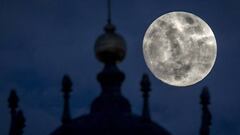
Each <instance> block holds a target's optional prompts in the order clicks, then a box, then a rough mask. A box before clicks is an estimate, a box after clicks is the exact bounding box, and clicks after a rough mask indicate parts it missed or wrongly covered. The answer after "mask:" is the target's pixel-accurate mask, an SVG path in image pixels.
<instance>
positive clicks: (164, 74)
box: [143, 12, 217, 86]
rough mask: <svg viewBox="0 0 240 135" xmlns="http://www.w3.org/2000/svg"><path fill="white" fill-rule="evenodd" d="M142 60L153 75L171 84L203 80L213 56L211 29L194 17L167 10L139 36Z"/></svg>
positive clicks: (213, 60)
mask: <svg viewBox="0 0 240 135" xmlns="http://www.w3.org/2000/svg"><path fill="white" fill-rule="evenodd" d="M143 55H144V59H145V62H146V64H147V66H148V68H149V69H150V71H151V72H152V73H153V74H154V76H155V77H157V78H158V79H160V80H161V81H162V82H164V83H167V84H169V85H173V86H190V85H193V84H195V83H197V82H199V81H201V80H202V79H204V78H205V77H206V76H207V75H208V73H209V72H210V71H211V69H212V67H213V65H214V63H215V60H216V56H217V43H216V39H215V36H214V33H213V31H212V30H211V28H210V27H209V26H208V24H207V23H206V22H204V21H203V20H202V19H201V18H199V17H198V16H196V15H194V14H192V13H187V12H170V13H167V14H164V15H162V16H160V17H159V18H157V19H156V20H155V21H153V23H152V24H151V25H150V26H149V28H148V29H147V31H146V33H145V36H144V39H143Z"/></svg>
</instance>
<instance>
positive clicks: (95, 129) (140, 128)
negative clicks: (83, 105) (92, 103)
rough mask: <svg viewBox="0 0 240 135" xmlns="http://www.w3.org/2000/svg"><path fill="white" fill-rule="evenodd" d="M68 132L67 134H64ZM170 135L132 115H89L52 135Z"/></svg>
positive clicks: (152, 123)
mask: <svg viewBox="0 0 240 135" xmlns="http://www.w3.org/2000/svg"><path fill="white" fill-rule="evenodd" d="M64 132H66V134H64ZM94 134H99V135H170V133H169V132H168V131H166V130H165V129H164V128H162V127H160V126H158V125H157V124H156V123H154V122H151V121H150V122H145V121H143V119H142V117H139V116H136V115H132V114H122V115H117V116H116V115H112V114H109V113H100V114H89V115H85V116H82V117H79V118H77V119H74V120H73V121H72V122H71V123H69V124H67V125H63V126H61V127H60V128H58V129H57V130H56V131H55V132H54V133H53V134H52V135H94Z"/></svg>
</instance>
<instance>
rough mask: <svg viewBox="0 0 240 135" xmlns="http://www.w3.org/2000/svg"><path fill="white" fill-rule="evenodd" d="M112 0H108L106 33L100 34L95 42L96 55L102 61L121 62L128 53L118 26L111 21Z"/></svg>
mask: <svg viewBox="0 0 240 135" xmlns="http://www.w3.org/2000/svg"><path fill="white" fill-rule="evenodd" d="M110 4H111V1H110V0H108V23H107V25H106V26H105V27H104V30H105V33H104V34H102V35H100V36H99V37H98V38H97V40H96V43H95V53H96V57H97V58H98V59H99V60H100V61H102V62H110V61H116V62H120V61H122V60H123V59H124V57H125V55H126V50H127V49H126V42H125V40H124V38H123V37H122V36H121V35H120V34H117V33H116V32H115V31H116V27H115V26H114V25H113V24H112V22H111V5H110Z"/></svg>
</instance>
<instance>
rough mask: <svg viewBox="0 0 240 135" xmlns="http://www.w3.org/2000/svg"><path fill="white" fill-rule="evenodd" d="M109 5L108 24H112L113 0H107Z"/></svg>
mask: <svg viewBox="0 0 240 135" xmlns="http://www.w3.org/2000/svg"><path fill="white" fill-rule="evenodd" d="M107 5H108V20H107V21H108V24H112V13H111V12H112V1H111V0H107Z"/></svg>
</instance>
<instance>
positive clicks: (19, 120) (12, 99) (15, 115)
mask: <svg viewBox="0 0 240 135" xmlns="http://www.w3.org/2000/svg"><path fill="white" fill-rule="evenodd" d="M18 102H19V98H18V96H17V93H16V90H15V89H12V90H11V92H10V96H9V98H8V106H9V108H10V111H11V125H10V131H9V135H22V134H23V128H24V127H25V118H24V116H23V113H22V111H21V110H19V111H18V110H17V108H18Z"/></svg>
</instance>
